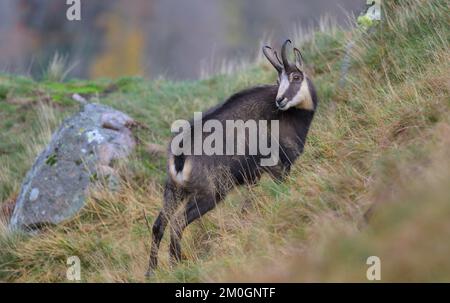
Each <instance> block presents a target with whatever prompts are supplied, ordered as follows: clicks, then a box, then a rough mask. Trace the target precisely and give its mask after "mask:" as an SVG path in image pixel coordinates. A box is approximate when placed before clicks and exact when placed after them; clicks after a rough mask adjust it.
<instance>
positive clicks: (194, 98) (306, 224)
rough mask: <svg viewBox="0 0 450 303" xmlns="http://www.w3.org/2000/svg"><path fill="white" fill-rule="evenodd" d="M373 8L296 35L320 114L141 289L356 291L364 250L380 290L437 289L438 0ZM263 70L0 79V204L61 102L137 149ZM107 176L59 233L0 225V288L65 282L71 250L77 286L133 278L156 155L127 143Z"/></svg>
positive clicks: (444, 194)
mask: <svg viewBox="0 0 450 303" xmlns="http://www.w3.org/2000/svg"><path fill="white" fill-rule="evenodd" d="M386 2H388V1H386ZM385 13H386V20H385V21H384V22H383V23H382V24H380V25H378V26H377V29H376V30H375V31H374V32H371V33H365V32H359V30H358V29H354V30H353V31H343V30H340V29H338V28H336V27H333V26H328V27H324V28H323V29H322V30H320V31H317V32H315V33H314V34H312V35H311V36H310V37H309V38H308V39H306V40H305V41H304V42H303V44H302V45H301V49H302V50H303V53H304V57H305V60H306V62H307V65H308V69H309V72H310V74H311V76H312V78H313V81H314V83H315V85H316V88H317V90H318V93H319V99H320V105H319V108H318V111H317V115H316V118H315V120H314V121H313V125H312V130H311V132H310V135H309V137H308V142H307V145H306V147H305V152H304V154H303V155H302V156H301V158H300V159H299V160H298V161H297V162H296V164H295V167H294V170H293V172H292V174H291V175H290V177H289V178H288V179H287V180H286V182H285V183H283V184H277V183H274V182H273V181H271V180H270V179H269V178H264V179H263V180H262V182H261V183H260V185H259V186H257V187H253V188H251V189H246V188H239V189H237V190H236V191H234V192H233V194H231V195H230V196H228V197H227V199H226V201H225V202H224V203H222V204H221V205H220V206H219V207H217V208H216V209H215V210H214V211H212V212H210V213H208V214H207V215H206V216H205V217H203V218H202V219H201V220H199V221H198V222H195V223H194V224H192V225H190V226H189V227H188V228H187V229H186V232H185V234H184V237H183V242H182V243H183V250H184V253H185V254H186V257H187V260H186V261H184V262H183V263H181V264H179V265H178V266H176V267H171V266H170V265H169V262H168V249H167V246H168V241H167V240H168V239H167V238H168V237H167V236H166V237H165V238H164V240H163V243H162V249H161V250H160V259H161V266H160V268H159V270H158V271H157V272H156V275H155V277H153V278H152V279H151V281H152V282H165V281H189V282H196V281H236V280H238V281H286V280H287V281H363V282H364V281H367V280H366V270H367V265H366V259H367V258H368V257H369V256H378V257H379V258H380V259H381V264H382V265H381V266H382V281H384V282H387V281H436V280H438V281H449V280H450V262H448V260H447V258H448V256H449V255H450V243H449V242H448V239H449V238H450V221H449V220H448V218H449V216H450V204H449V203H448V202H449V201H450V188H449V186H448V184H449V180H450V54H449V44H450V28H449V26H448V15H449V7H448V3H447V1H444V0H436V1H426V0H409V1H408V0H395V1H389V4H388V5H387V6H386V7H385ZM296 38H297V39H296ZM352 39H354V41H355V46H354V47H353V48H352V52H351V57H352V65H351V68H350V70H349V73H348V78H347V83H346V85H345V86H344V87H343V88H340V87H339V86H338V83H339V79H340V66H341V62H342V58H343V56H344V52H345V47H346V45H347V42H348V41H350V40H352ZM293 40H294V42H295V41H299V40H300V38H299V37H293ZM255 47H256V46H255ZM275 77H276V75H275V72H274V71H273V69H272V67H271V66H269V64H268V63H266V62H263V61H262V60H257V61H256V62H255V63H254V64H250V65H249V67H247V68H245V69H244V70H242V71H239V72H236V73H234V74H232V75H217V76H213V77H211V78H209V79H206V80H201V81H192V82H171V81H167V80H163V79H161V80H156V81H147V80H144V79H141V78H122V79H119V80H115V81H113V80H106V79H105V80H97V81H80V80H71V81H69V82H63V83H61V82H54V81H49V80H43V81H40V82H37V81H34V80H32V79H30V78H25V77H17V76H11V75H6V74H0V203H1V205H2V206H3V207H4V208H6V206H5V205H10V204H11V201H14V200H15V197H16V196H17V194H18V192H19V190H20V183H21V181H22V179H23V177H24V176H25V174H26V172H27V170H28V169H29V168H30V166H31V165H32V163H33V161H34V159H35V157H36V156H37V154H38V153H39V152H40V151H41V150H42V149H43V147H44V146H45V145H46V143H47V142H48V141H49V139H50V135H51V133H52V131H54V130H55V129H56V128H57V126H58V125H59V123H60V122H61V120H62V119H63V118H64V117H67V116H69V115H70V114H71V113H74V112H75V111H76V110H77V109H78V104H76V103H75V102H74V101H72V99H71V97H70V96H71V95H72V94H73V93H79V94H84V95H87V96H89V98H90V99H91V100H92V101H95V102H100V103H104V104H108V105H111V106H113V107H115V108H117V109H119V110H122V111H124V112H126V113H127V114H129V115H130V116H132V117H133V118H135V119H136V120H138V121H139V122H140V123H142V124H143V125H146V126H148V129H146V128H143V129H140V130H139V132H138V136H139V138H140V139H141V140H142V141H144V143H145V142H148V143H150V142H156V143H160V144H165V143H166V142H167V140H168V138H169V137H170V125H171V123H172V122H173V121H174V120H176V119H181V118H184V119H186V118H190V117H191V116H192V114H193V112H194V111H199V110H204V109H206V108H208V107H209V106H211V105H213V104H216V103H218V102H219V101H221V100H224V99H225V98H227V97H228V96H229V95H231V94H232V93H234V92H236V91H239V90H240V89H243V88H246V87H249V86H252V85H256V84H263V83H274V82H275V81H276V79H275ZM120 167H121V170H120V173H121V176H122V179H123V182H122V187H121V190H120V191H119V192H117V193H111V192H109V191H107V190H101V189H99V190H98V191H96V192H95V193H94V194H93V195H92V197H91V198H90V201H89V203H88V206H87V207H86V208H85V209H83V210H82V211H81V212H80V214H79V215H78V217H77V218H76V219H74V220H71V221H70V222H66V223H65V224H63V225H61V226H58V227H55V228H51V229H48V230H45V231H44V232H42V233H40V234H39V235H35V236H26V235H22V234H11V233H8V232H7V231H6V228H5V225H6V223H5V221H6V220H5V219H2V222H0V223H1V224H0V281H22V282H25V281H38V282H47V281H65V280H66V278H65V275H66V270H67V265H66V260H67V257H69V256H73V255H76V256H79V257H80V259H81V262H82V273H81V274H82V280H83V281H87V282H103V281H106V282H111V281H115V282H141V281H145V279H144V272H145V268H146V266H147V262H148V253H149V244H150V231H149V229H148V227H147V224H146V220H145V219H144V213H145V214H146V216H147V217H148V220H149V222H150V223H152V222H153V220H154V218H155V215H156V214H157V212H158V211H159V209H160V206H161V201H162V184H163V180H164V178H165V160H164V159H163V158H157V157H155V156H151V155H149V154H148V153H147V152H146V151H145V148H144V147H140V148H139V150H138V151H137V153H136V154H135V155H134V156H133V157H132V159H130V160H129V161H126V162H123V163H120ZM2 201H3V202H2ZM369 209H370V211H369V212H367V211H368V210H369Z"/></svg>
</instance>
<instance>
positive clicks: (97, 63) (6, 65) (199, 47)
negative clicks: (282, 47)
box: [0, 0, 365, 80]
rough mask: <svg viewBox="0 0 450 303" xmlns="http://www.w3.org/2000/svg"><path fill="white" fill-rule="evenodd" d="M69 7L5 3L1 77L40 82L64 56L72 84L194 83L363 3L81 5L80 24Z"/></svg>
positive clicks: (208, 0)
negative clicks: (129, 80)
mask: <svg viewBox="0 0 450 303" xmlns="http://www.w3.org/2000/svg"><path fill="white" fill-rule="evenodd" d="M65 3H66V1H63V0H1V1H0V41H1V42H0V71H1V72H8V73H16V74H25V75H31V76H33V77H35V78H41V77H42V76H43V74H44V71H45V70H46V68H47V66H48V65H49V62H51V60H52V58H54V57H55V54H58V58H59V59H60V60H65V61H66V64H67V66H68V67H69V68H70V73H69V74H68V78H88V79H91V78H99V77H109V78H116V77H121V76H128V75H140V76H145V77H147V78H155V77H164V78H168V79H174V80H180V79H196V78H199V77H201V76H202V74H205V73H213V72H215V71H216V70H217V69H219V68H220V65H221V64H222V63H223V62H225V61H226V60H230V61H234V62H237V61H236V60H237V58H239V59H241V58H249V59H250V58H254V57H255V55H256V54H257V52H258V51H259V46H260V44H261V41H270V40H273V41H276V42H277V43H279V42H280V41H281V40H283V39H285V38H287V37H288V36H291V35H292V34H293V32H294V31H295V29H296V28H306V29H307V28H312V27H316V26H318V24H319V20H320V18H321V17H323V16H329V17H330V18H331V19H334V20H336V21H337V23H339V24H340V25H343V26H345V25H346V24H347V23H348V18H347V16H348V15H350V14H358V13H359V12H360V11H361V10H362V8H363V7H364V3H365V1H363V0H281V1H273V0H215V1H212V0H188V1H181V0H179V1H176V0H127V1H125V0H121V1H120V0H88V1H87V0H81V3H82V8H81V16H82V20H81V21H72V22H69V21H67V19H66V10H67V8H68V6H67V5H66V4H65Z"/></svg>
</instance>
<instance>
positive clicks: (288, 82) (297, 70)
mask: <svg viewBox="0 0 450 303" xmlns="http://www.w3.org/2000/svg"><path fill="white" fill-rule="evenodd" d="M290 43H292V42H291V40H286V41H285V42H284V43H283V46H282V47H281V60H280V59H279V58H278V55H277V52H276V51H275V50H273V49H272V48H271V47H270V46H264V47H263V53H264V55H265V56H266V58H267V60H269V62H270V63H271V64H272V65H273V67H274V68H275V69H276V70H277V72H278V83H279V86H278V93H277V97H276V100H275V103H276V106H277V107H278V109H279V110H283V111H284V110H287V109H289V108H291V107H296V108H301V109H306V110H314V105H313V102H312V98H311V93H310V88H309V85H308V82H307V80H306V78H307V77H306V74H305V72H304V68H303V58H302V54H301V53H300V51H299V50H298V48H296V47H294V56H295V63H290V62H289V60H288V58H287V54H286V52H287V51H286V48H287V45H288V44H290Z"/></svg>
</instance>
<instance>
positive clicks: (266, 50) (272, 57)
mask: <svg viewBox="0 0 450 303" xmlns="http://www.w3.org/2000/svg"><path fill="white" fill-rule="evenodd" d="M262 51H263V54H264V56H266V58H267V60H269V62H270V63H271V64H272V66H273V67H275V69H276V70H277V72H278V73H279V74H281V71H282V69H283V67H282V66H281V63H280V59H279V58H278V55H277V53H276V52H275V51H274V50H273V49H272V48H271V47H270V46H267V45H266V46H264V47H263V49H262Z"/></svg>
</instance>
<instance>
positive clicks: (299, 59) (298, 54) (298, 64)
mask: <svg viewBox="0 0 450 303" xmlns="http://www.w3.org/2000/svg"><path fill="white" fill-rule="evenodd" d="M294 55H295V66H296V67H297V68H298V69H299V70H300V71H303V56H302V53H301V52H300V50H299V49H298V48H296V47H294Z"/></svg>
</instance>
